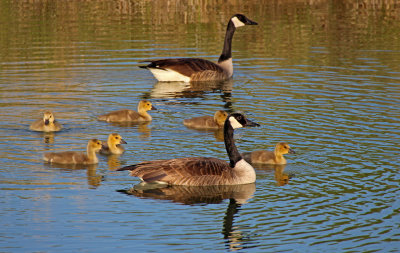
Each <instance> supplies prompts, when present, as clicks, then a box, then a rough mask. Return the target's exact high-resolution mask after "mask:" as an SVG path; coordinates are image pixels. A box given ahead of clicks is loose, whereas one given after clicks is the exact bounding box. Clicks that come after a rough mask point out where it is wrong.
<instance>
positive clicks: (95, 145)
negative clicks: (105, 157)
mask: <svg viewBox="0 0 400 253" xmlns="http://www.w3.org/2000/svg"><path fill="white" fill-rule="evenodd" d="M88 149H91V150H93V151H94V152H99V151H100V149H101V141H99V140H98V139H91V140H90V141H89V143H88Z"/></svg>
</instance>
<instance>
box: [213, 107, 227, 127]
mask: <svg viewBox="0 0 400 253" xmlns="http://www.w3.org/2000/svg"><path fill="white" fill-rule="evenodd" d="M227 117H228V113H226V112H224V111H221V110H218V111H216V112H215V114H214V121H215V123H217V125H218V126H223V125H224V123H225V120H226V118H227Z"/></svg>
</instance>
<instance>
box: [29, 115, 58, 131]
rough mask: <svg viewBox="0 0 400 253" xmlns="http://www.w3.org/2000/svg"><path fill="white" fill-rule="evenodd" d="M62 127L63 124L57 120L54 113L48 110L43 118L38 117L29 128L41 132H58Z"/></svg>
mask: <svg viewBox="0 0 400 253" xmlns="http://www.w3.org/2000/svg"><path fill="white" fill-rule="evenodd" d="M61 128H62V126H61V124H60V123H58V122H56V120H55V118H54V115H53V113H52V112H50V111H46V112H45V113H44V114H43V118H42V119H38V120H36V121H35V122H33V123H32V124H31V125H30V127H29V129H31V130H33V131H40V132H57V131H60V130H61Z"/></svg>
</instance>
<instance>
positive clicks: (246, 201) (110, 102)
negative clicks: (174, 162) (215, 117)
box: [0, 0, 400, 252]
mask: <svg viewBox="0 0 400 253" xmlns="http://www.w3.org/2000/svg"><path fill="white" fill-rule="evenodd" d="M190 2H191V4H190V5H188V4H187V3H186V1H179V0H174V1H132V2H130V1H123V0H121V1H2V2H1V3H0V14H1V15H0V20H1V22H0V28H1V29H0V34H1V35H0V55H1V57H0V89H1V99H0V106H1V111H0V120H1V121H0V137H1V139H2V142H0V164H1V166H0V192H1V194H0V215H1V220H0V227H1V229H0V251H1V252H111V251H114V252H117V251H118V252H126V251H128V250H129V251H152V252H166V251H176V250H181V251H193V250H195V251H196V252H200V251H203V252H210V251H213V252H225V251H245V252H293V251H294V252H320V251H322V250H326V251H330V252H350V251H352V252H354V251H362V252H377V251H381V252H383V251H384V252H398V251H399V250H400V230H399V227H400V217H399V210H400V198H399V193H400V190H399V179H400V176H399V173H398V170H399V165H400V161H399V151H400V146H399V141H400V109H399V104H400V85H399V84H400V36H399V34H400V8H399V7H400V6H399V3H398V2H397V1H363V2H362V3H358V4H353V3H352V1H339V2H338V1H333V2H332V1H295V0H293V1H271V2H270V1H251V3H247V2H246V4H245V5H244V6H243V5H241V3H240V1H229V4H226V3H225V2H224V1H217V3H209V2H208V1H190ZM234 13H245V14H246V15H247V16H248V17H249V18H250V19H252V20H255V21H257V22H258V24H259V25H258V26H248V27H242V28H239V29H238V30H237V32H236V33H235V36H234V38H233V57H234V71H235V72H234V77H233V79H232V80H229V81H225V82H219V83H192V84H184V83H158V82H156V80H155V79H154V78H153V76H152V75H151V73H150V72H148V71H146V70H144V69H140V68H138V66H139V65H140V62H141V61H143V60H146V59H157V58H170V57H201V58H205V59H208V60H212V61H215V60H217V59H218V56H219V54H220V52H221V49H222V42H223V36H224V34H225V28H226V23H227V20H228V19H229V17H230V16H232V14H234ZM143 98H146V99H149V100H150V101H151V102H152V103H153V105H154V106H155V107H156V108H157V109H158V110H157V111H152V112H151V115H152V116H153V121H152V122H151V123H150V124H142V125H131V126H121V125H112V124H108V123H105V122H101V121H97V119H96V117H97V116H98V115H100V114H103V113H106V112H109V111H112V110H117V109H122V108H131V109H136V107H137V103H138V101H140V100H141V99H143ZM47 109H48V110H52V111H53V112H54V114H55V117H56V118H57V119H58V121H59V122H60V123H61V124H63V126H64V129H63V130H62V131H60V132H57V133H54V134H43V133H37V132H32V131H30V130H29V125H30V124H31V123H32V122H33V121H34V120H36V119H38V118H40V117H41V115H42V113H43V111H45V110H47ZM216 110H225V111H227V112H235V111H240V112H244V113H245V114H246V115H247V116H248V117H249V118H250V119H252V120H254V121H255V122H257V123H259V124H260V125H261V127H259V128H249V129H240V130H238V131H236V132H235V139H236V144H237V146H238V148H239V150H240V151H243V152H244V151H252V150H258V149H268V150H272V149H273V148H274V146H275V144H276V143H277V142H278V141H286V142H288V143H289V144H290V145H291V147H292V148H293V149H294V150H295V151H296V154H290V155H286V158H287V160H288V164H287V165H286V166H280V167H278V166H277V167H273V166H256V172H257V182H256V183H255V184H251V185H245V186H235V187H198V188H196V187H194V188H193V187H166V188H158V189H142V188H137V184H138V183H139V180H138V179H137V178H132V177H129V175H128V173H126V172H116V171H115V169H116V168H119V167H121V166H124V165H129V164H134V163H137V162H140V161H146V160H154V159H160V158H165V159H168V158H176V157H189V156H211V157H217V158H220V159H224V160H227V159H228V158H227V155H226V152H225V148H224V144H223V141H222V138H221V133H218V132H210V131H196V130H192V129H188V128H186V127H185V126H183V124H182V121H183V119H186V118H191V117H195V116H202V115H212V114H213V113H214V112H215V111H216ZM113 132H117V133H119V134H120V135H121V136H122V137H123V138H124V139H125V140H126V141H127V143H128V144H126V145H125V148H126V152H125V153H124V154H123V155H122V156H119V157H118V156H111V157H106V156H99V160H100V162H99V164H98V165H96V166H86V167H83V168H71V167H60V166H52V165H48V164H45V163H44V162H43V161H42V155H43V153H44V152H48V151H64V150H77V151H79V150H82V151H83V150H84V149H85V147H86V143H87V141H88V140H89V139H91V138H99V139H101V140H105V139H106V138H107V136H108V134H110V133H113Z"/></svg>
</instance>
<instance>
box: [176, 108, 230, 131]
mask: <svg viewBox="0 0 400 253" xmlns="http://www.w3.org/2000/svg"><path fill="white" fill-rule="evenodd" d="M227 117H228V114H227V113H226V112H224V111H221V110H218V111H216V112H215V114H214V116H200V117H195V118H191V119H185V120H183V124H184V125H185V126H187V127H190V128H194V129H220V128H223V127H224V123H225V120H226V118H227Z"/></svg>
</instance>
